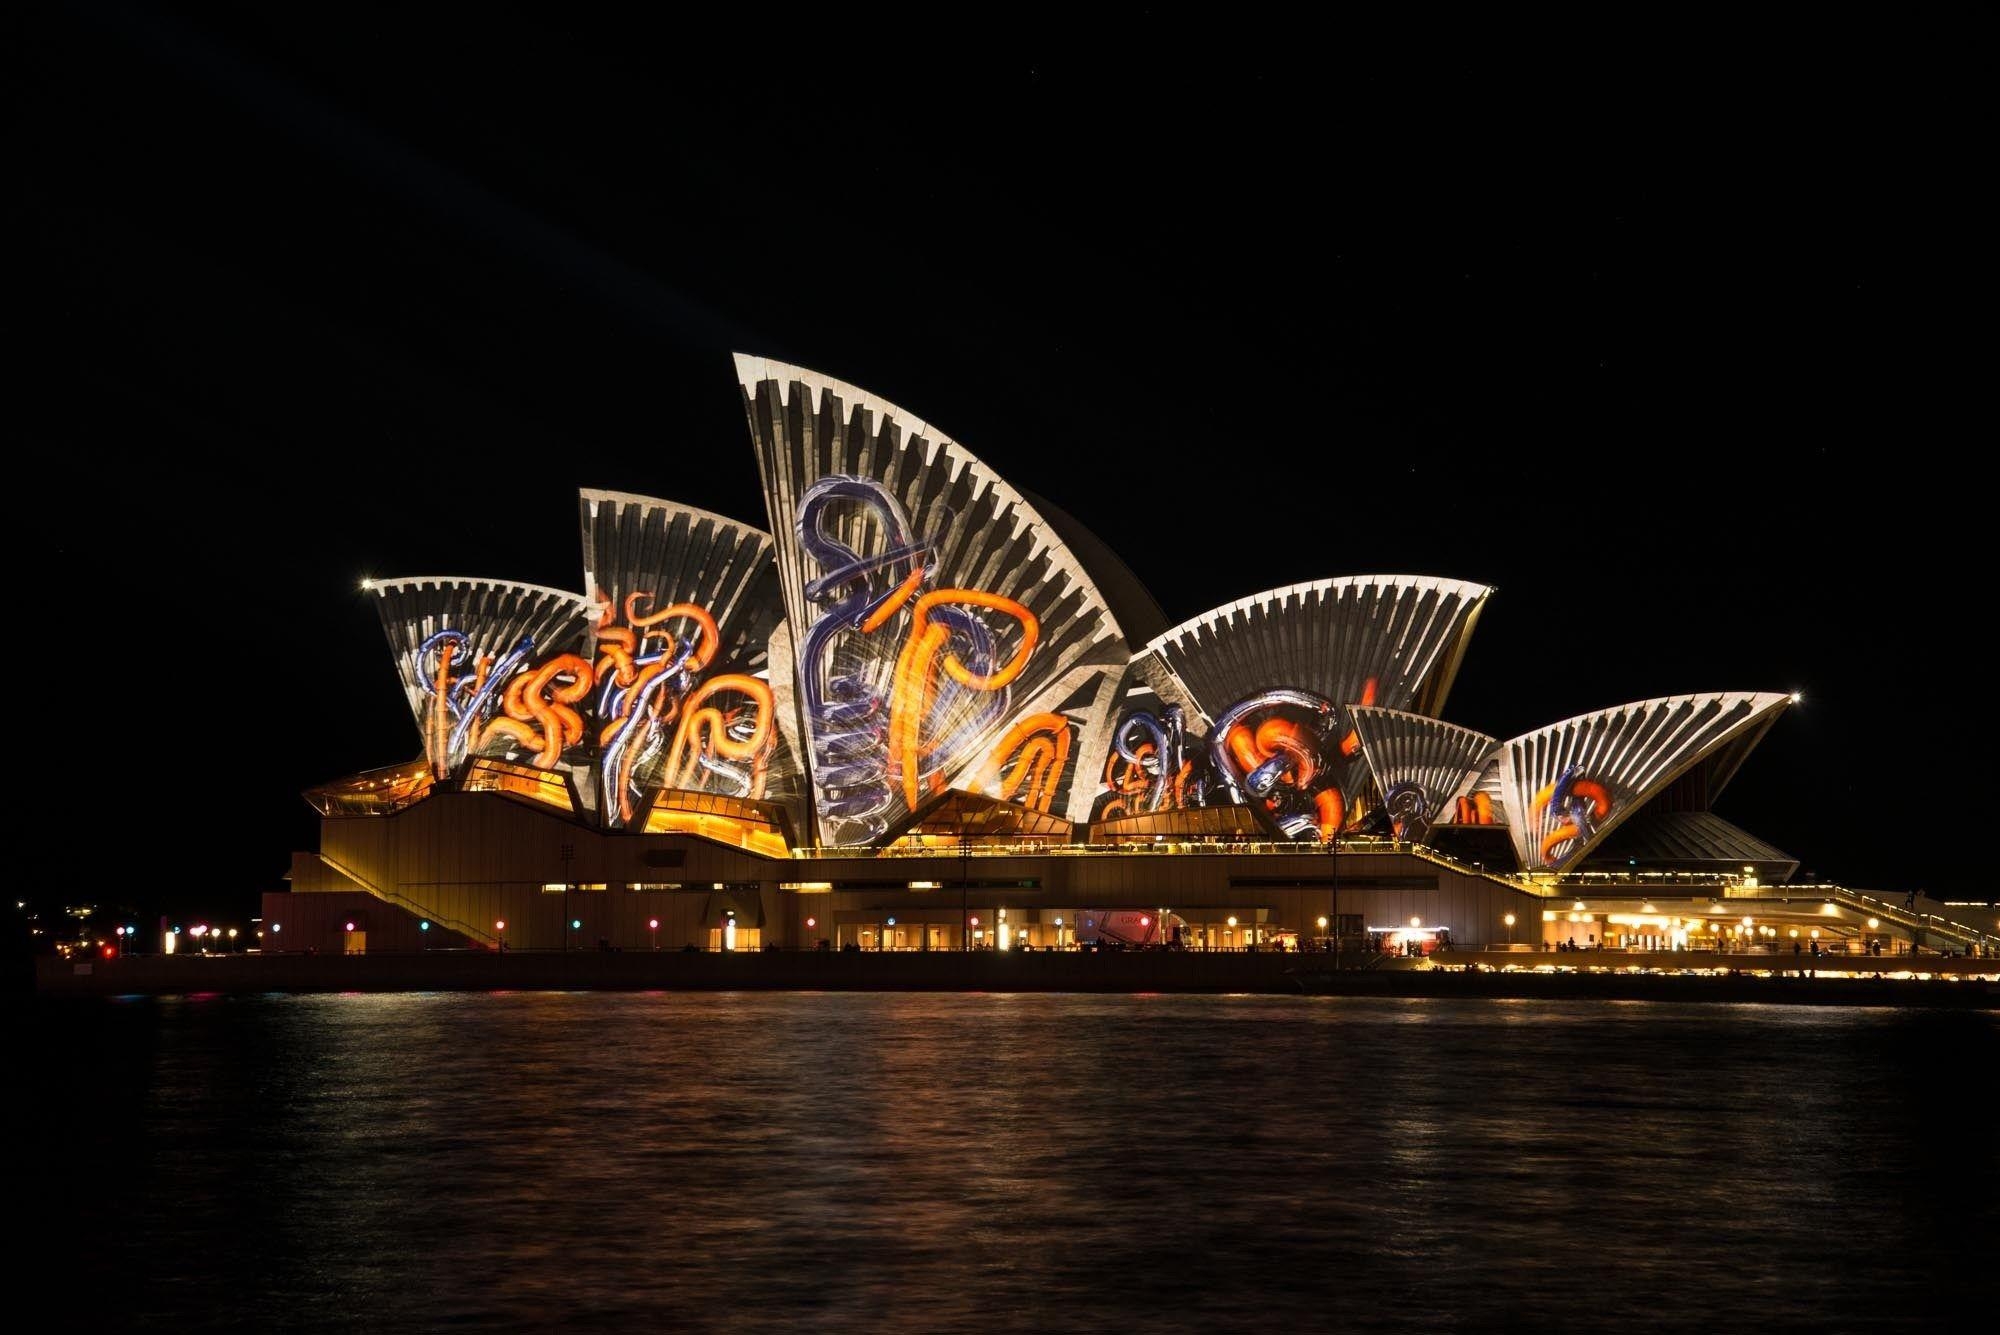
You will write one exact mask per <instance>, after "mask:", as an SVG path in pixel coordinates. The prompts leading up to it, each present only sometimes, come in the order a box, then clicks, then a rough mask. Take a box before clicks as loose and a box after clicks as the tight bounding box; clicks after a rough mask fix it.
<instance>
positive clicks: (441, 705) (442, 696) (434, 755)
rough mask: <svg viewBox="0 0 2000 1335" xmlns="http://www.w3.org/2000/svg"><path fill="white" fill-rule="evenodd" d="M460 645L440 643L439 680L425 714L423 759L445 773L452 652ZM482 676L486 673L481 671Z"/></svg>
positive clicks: (449, 717)
mask: <svg viewBox="0 0 2000 1335" xmlns="http://www.w3.org/2000/svg"><path fill="white" fill-rule="evenodd" d="M457 648H458V644H457V642H456V641H453V640H445V641H444V643H442V644H440V645H439V646H438V666H437V681H436V682H435V683H434V687H433V689H432V691H431V707H430V711H429V713H428V714H427V715H426V719H425V727H424V759H426V760H428V761H429V762H430V765H431V768H432V769H433V770H435V771H437V772H438V773H444V772H445V771H446V770H447V769H448V768H449V767H450V757H451V725H452V722H453V720H452V717H451V688H452V684H453V677H452V675H451V659H452V654H453V653H454V651H456V650H457ZM480 675H482V676H484V675H485V674H484V673H483V672H482V673H481V674H480Z"/></svg>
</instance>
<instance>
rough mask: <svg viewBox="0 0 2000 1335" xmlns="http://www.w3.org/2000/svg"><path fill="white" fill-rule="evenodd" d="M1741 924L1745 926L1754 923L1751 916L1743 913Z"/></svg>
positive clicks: (1750, 925) (1753, 924)
mask: <svg viewBox="0 0 2000 1335" xmlns="http://www.w3.org/2000/svg"><path fill="white" fill-rule="evenodd" d="M1743 925H1744V926H1745V927H1752V926H1755V925H1756V922H1755V919H1753V918H1751V917H1750V915H1749V914H1747V913H1746V914H1744V915H1743Z"/></svg>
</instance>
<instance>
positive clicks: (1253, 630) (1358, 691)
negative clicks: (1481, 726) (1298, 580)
mask: <svg viewBox="0 0 2000 1335" xmlns="http://www.w3.org/2000/svg"><path fill="white" fill-rule="evenodd" d="M1492 592H1493V590H1492V589H1491V588H1489V587H1488V586H1486V585H1484V584H1468V583H1466V582H1464V581H1462V580H1455V579H1439V578H1435V577H1432V576H1428V575H1353V576H1348V577H1345V578H1340V579H1322V580H1314V581H1312V582H1310V583H1304V584H1288V585H1286V586H1285V587H1283V588H1278V589H1271V590H1268V591H1266V592H1264V593H1259V594H1253V595H1252V596H1250V597H1248V598H1239V599H1237V600H1236V601H1235V602H1233V603H1227V604H1224V605H1223V606H1221V607H1218V608H1215V609H1214V610H1213V611H1209V612H1204V613H1203V614H1202V615H1200V616H1198V617H1195V618H1193V619H1191V620H1188V621H1184V622H1182V623H1181V624H1180V625H1178V626H1175V627H1173V628H1172V629H1170V630H1167V631H1164V632H1162V633H1161V634H1159V635H1157V636H1155V637H1154V638H1153V639H1152V640H1151V641H1150V642H1148V643H1147V645H1146V647H1145V648H1144V649H1143V650H1142V651H1141V652H1140V653H1139V654H1138V655H1137V660H1138V666H1139V670H1140V673H1141V675H1143V676H1144V677H1145V678H1146V680H1147V681H1148V683H1149V684H1151V685H1152V686H1153V688H1154V689H1155V690H1156V691H1158V692H1159V693H1160V695H1161V696H1162V697H1164V698H1167V699H1168V700H1169V701H1170V702H1172V703H1183V704H1187V705H1191V706H1193V708H1194V709H1196V710H1198V711H1199V712H1200V713H1202V714H1203V715H1205V716H1206V717H1207V718H1209V719H1211V720H1212V719H1215V718H1218V717H1220V716H1221V715H1222V713H1223V712H1224V711H1225V710H1227V709H1228V708H1230V707H1231V706H1232V705H1234V704H1236V703H1237V702H1239V701H1241V700H1244V699H1247V698H1249V697H1251V696H1254V695H1257V694H1260V693H1262V692H1265V691H1272V690H1298V691H1310V692H1312V693H1313V694H1315V695H1318V696H1320V697H1322V698H1323V699H1325V700H1327V701H1329V702H1331V703H1333V704H1335V705H1359V704H1372V705H1377V706H1380V707H1382V708H1386V709H1399V710H1414V711H1416V712H1418V713H1424V714H1434V713H1436V712H1437V710H1438V709H1439V708H1441V707H1442V706H1443V704H1444V700H1445V696H1446V694H1447V693H1448V692H1449V691H1450V689H1451V682H1452V679H1453V678H1454V677H1455V676H1456V675H1457V673H1458V664H1459V660H1460V659H1461V658H1462V657H1463V655H1464V653H1465V645H1466V642H1467V640H1468V639H1469V638H1470V636H1471V634H1472V629H1473V626H1474V624H1475V623H1476V622H1477V620H1478V616H1479V611H1480V609H1481V608H1482V607H1483V606H1484V605H1485V602H1486V599H1487V597H1488V596H1489V595H1491V594H1492ZM1371 683H1372V685H1371ZM1176 695H1180V696H1183V697H1184V699H1182V700H1174V699H1173V697H1174V696H1176Z"/></svg>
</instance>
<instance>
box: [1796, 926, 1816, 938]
mask: <svg viewBox="0 0 2000 1335" xmlns="http://www.w3.org/2000/svg"><path fill="white" fill-rule="evenodd" d="M1813 935H1814V936H1818V935H1819V933H1818V932H1814V933H1813ZM1798 939H1799V929H1798V928H1796V927H1794V928H1793V929H1792V940H1794V941H1796V940H1798Z"/></svg>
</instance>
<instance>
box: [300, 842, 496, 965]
mask: <svg viewBox="0 0 2000 1335" xmlns="http://www.w3.org/2000/svg"><path fill="white" fill-rule="evenodd" d="M319 860H320V861H321V862H324V863H325V864H326V865H327V866H329V867H331V868H333V869H334V870H335V871H337V872H339V873H340V874H341V875H342V876H345V877H346V878H347V879H348V880H350V881H352V882H354V883H355V884H356V885H358V886H360V887H361V888H362V889H363V890H366V891H367V892H368V893H369V894H371V895H373V896H375V898H377V899H380V900H382V901H384V902H386V903H390V904H394V905H396V906H397V907H398V908H406V909H412V910H415V912H416V913H417V914H418V916H419V917H422V918H428V919H430V921H432V922H434V923H437V924H438V925H439V926H442V927H448V928H450V929H451V930H452V931H454V932H457V933H458V934H459V935H460V936H463V937H465V938H466V939H467V940H478V941H483V942H485V943H486V944H487V945H494V944H497V942H498V940H499V938H497V937H495V936H494V935H492V934H491V933H490V932H484V931H481V930H480V929H479V928H477V927H474V926H472V925H471V924H470V923H463V922H460V921H459V920H458V919H456V918H447V917H445V916H444V915H443V914H441V913H433V912H431V911H430V909H428V908H426V907H425V906H424V905H422V904H419V903H418V902H417V901H416V900H414V899H411V898H410V897H409V896H408V895H406V894H404V893H402V892H401V891H400V890H384V889H383V888H382V887H381V886H379V885H377V884H375V883H374V882H373V881H371V880H369V879H368V878H367V877H366V876H363V875H362V874H361V873H360V872H358V871H355V870H354V869H353V868H352V867H349V866H347V865H346V864H345V863H343V862H341V861H340V859H338V858H336V857H333V856H332V855H331V854H327V853H321V854H320V855H319Z"/></svg>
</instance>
